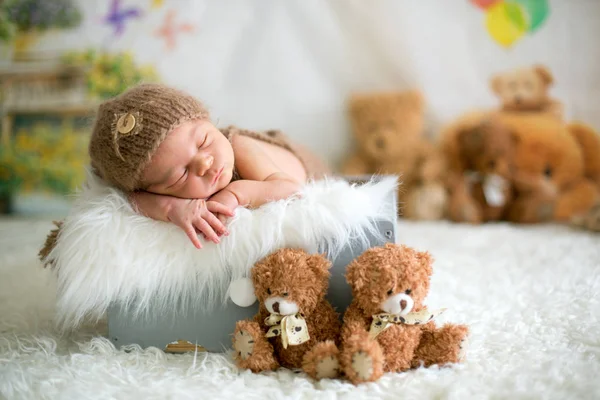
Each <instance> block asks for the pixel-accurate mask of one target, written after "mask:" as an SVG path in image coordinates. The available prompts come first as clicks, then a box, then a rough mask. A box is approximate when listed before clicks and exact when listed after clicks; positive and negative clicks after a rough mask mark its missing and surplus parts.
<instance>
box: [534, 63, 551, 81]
mask: <svg viewBox="0 0 600 400" xmlns="http://www.w3.org/2000/svg"><path fill="white" fill-rule="evenodd" d="M533 70H534V71H535V73H536V74H537V75H538V76H539V77H540V79H541V80H542V82H544V84H545V85H546V86H550V85H552V84H553V83H554V77H553V76H552V73H551V72H550V70H549V69H548V68H546V67H545V66H543V65H536V66H534V67H533Z"/></svg>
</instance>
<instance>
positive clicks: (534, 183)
mask: <svg viewBox="0 0 600 400" xmlns="http://www.w3.org/2000/svg"><path fill="white" fill-rule="evenodd" d="M491 117H493V118H496V119H497V120H498V121H500V122H501V123H502V124H504V126H506V127H507V128H508V129H509V130H510V131H511V132H512V136H513V141H514V154H513V172H512V174H511V176H512V177H511V184H512V186H513V187H514V196H515V198H514V200H513V201H511V203H510V206H509V207H508V210H507V211H506V214H505V218H506V219H507V220H510V221H513V222H519V223H534V222H550V221H556V222H567V223H568V222H571V220H572V219H573V218H575V217H579V216H581V215H585V214H587V213H588V212H589V211H590V210H591V209H592V207H593V206H594V205H595V204H597V203H598V201H600V195H599V186H598V184H597V183H595V182H594V180H593V179H594V178H593V176H596V172H597V171H599V170H600V168H599V167H598V166H596V164H594V162H596V160H597V157H598V154H600V153H598V151H600V150H598V149H600V137H598V135H596V134H595V133H594V132H593V131H592V130H591V129H590V128H589V127H587V126H584V125H581V124H569V125H567V124H564V123H562V122H560V121H558V120H557V119H556V118H554V117H552V116H550V115H548V114H544V113H539V112H507V111H499V112H496V111H474V112H471V113H467V114H465V115H463V116H461V117H460V118H458V119H457V120H456V121H454V122H452V123H451V124H449V125H448V126H447V127H446V129H445V130H444V131H443V132H442V134H441V139H440V140H441V143H442V148H443V149H444V152H445V155H446V158H447V160H448V163H449V170H450V175H451V176H456V175H454V173H455V172H457V173H460V172H461V167H460V165H462V164H464V161H463V160H461V156H460V153H459V151H458V148H459V139H458V138H459V135H460V133H461V132H463V131H465V130H468V129H473V128H474V127H476V126H478V125H479V124H481V123H482V121H485V120H486V119H489V118H491ZM584 156H585V157H584ZM451 199H452V198H451ZM452 207H453V205H451V208H452Z"/></svg>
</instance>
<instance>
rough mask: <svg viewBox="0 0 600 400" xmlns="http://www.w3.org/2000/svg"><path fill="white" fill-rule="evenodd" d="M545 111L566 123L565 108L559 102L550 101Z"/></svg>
mask: <svg viewBox="0 0 600 400" xmlns="http://www.w3.org/2000/svg"><path fill="white" fill-rule="evenodd" d="M543 110H544V111H546V112H548V113H550V114H551V115H552V116H553V117H555V118H556V119H558V120H559V121H564V119H565V107H564V105H563V104H562V103H561V102H559V101H557V100H549V101H548V103H547V104H546V105H545V106H544V108H543Z"/></svg>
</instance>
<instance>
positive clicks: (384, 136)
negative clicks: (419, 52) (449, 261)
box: [341, 90, 447, 220]
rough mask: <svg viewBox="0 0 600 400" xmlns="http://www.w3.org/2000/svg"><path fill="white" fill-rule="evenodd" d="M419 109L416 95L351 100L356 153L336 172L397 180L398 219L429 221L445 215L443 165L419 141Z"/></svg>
mask: <svg viewBox="0 0 600 400" xmlns="http://www.w3.org/2000/svg"><path fill="white" fill-rule="evenodd" d="M424 107H425V104H424V99H423V96H422V94H421V93H420V92H419V91H416V90H414V91H406V92H380V93H366V94H355V95H353V96H352V97H351V98H350V101H349V114H350V122H351V125H352V131H353V134H354V137H355V140H356V147H357V149H356V151H355V152H354V154H352V155H351V156H350V157H348V158H347V159H346V160H345V162H344V163H343V166H342V168H341V172H342V173H343V174H345V175H368V174H393V175H398V176H399V177H400V181H401V185H400V189H399V193H398V198H399V199H398V200H399V210H400V214H401V216H403V217H406V218H410V219H420V220H435V219H440V218H442V217H443V216H444V214H445V210H446V199H447V197H446V191H445V189H444V185H443V181H442V177H443V174H444V170H445V165H444V160H443V157H442V153H441V152H440V151H439V150H438V149H437V148H436V147H435V146H434V145H433V144H432V143H431V142H430V141H428V140H427V139H426V138H425V137H424V134H423V130H424Z"/></svg>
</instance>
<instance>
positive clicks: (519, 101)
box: [515, 96, 521, 104]
mask: <svg viewBox="0 0 600 400" xmlns="http://www.w3.org/2000/svg"><path fill="white" fill-rule="evenodd" d="M515 103H517V104H519V103H521V96H515Z"/></svg>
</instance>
